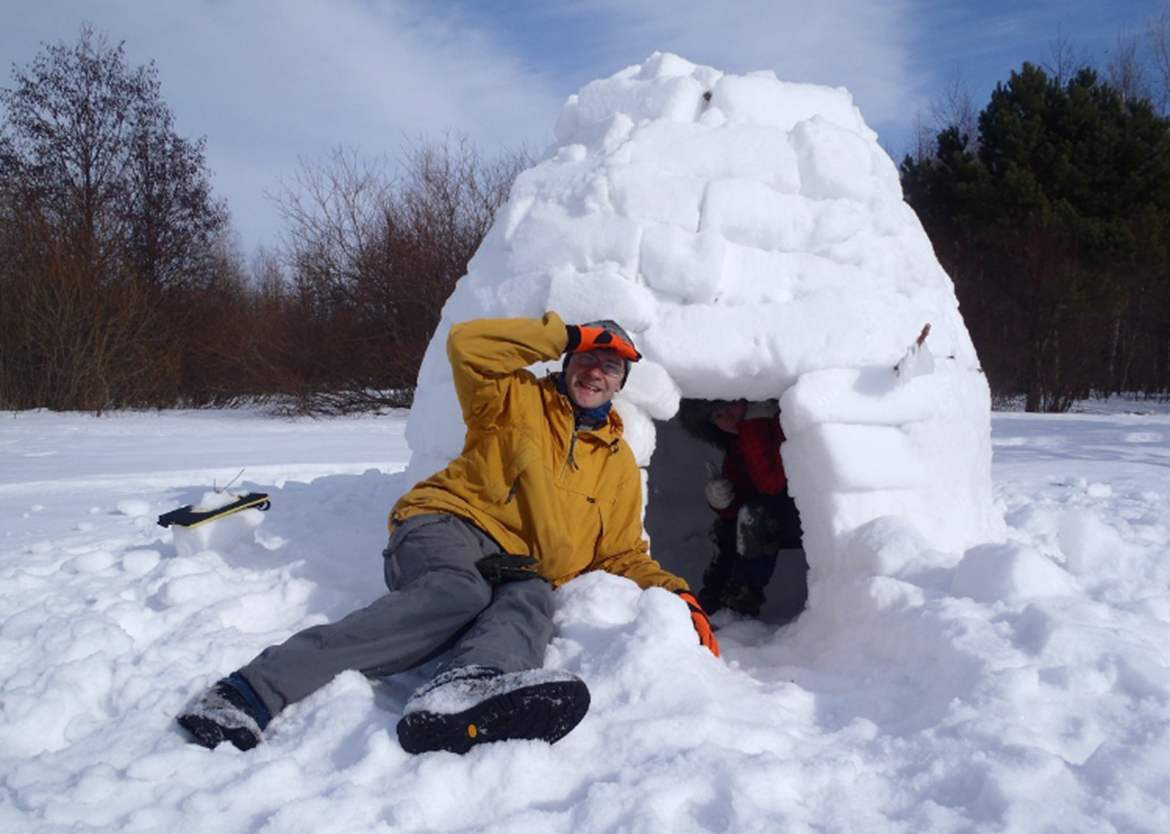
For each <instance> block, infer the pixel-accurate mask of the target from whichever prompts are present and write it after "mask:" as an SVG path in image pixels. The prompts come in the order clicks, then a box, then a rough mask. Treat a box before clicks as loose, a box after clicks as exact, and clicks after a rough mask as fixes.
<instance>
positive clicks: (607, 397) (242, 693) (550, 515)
mask: <svg viewBox="0 0 1170 834" xmlns="http://www.w3.org/2000/svg"><path fill="white" fill-rule="evenodd" d="M447 350H448V355H449V358H450V360H451V365H452V368H453V370H454V376H455V389H456V393H457V394H458V396H459V403H460V407H461V409H462V411H463V420H464V423H465V424H466V426H467V435H466V439H465V441H464V446H463V451H462V452H461V453H460V455H459V457H457V458H456V459H455V460H453V461H451V463H450V464H449V465H448V466H447V468H446V469H444V470H443V471H441V472H438V473H436V474H435V475H433V476H431V477H430V478H428V479H426V480H425V481H422V482H421V483H419V484H417V485H415V487H414V488H413V489H411V490H410V491H409V492H407V493H406V494H405V495H403V496H402V498H401V499H400V500H399V501H398V503H397V504H396V505H395V506H394V509H393V510H392V512H391V515H390V542H389V544H388V545H387V547H386V549H385V551H384V552H383V556H384V569H385V579H386V585H387V587H388V589H389V592H388V593H387V594H385V595H384V596H382V597H381V598H379V599H378V600H375V601H374V602H373V603H371V604H370V605H369V606H367V607H365V608H363V609H360V610H358V611H355V612H354V613H352V614H350V615H349V616H347V617H345V618H344V619H342V620H340V621H338V622H336V623H330V624H327V625H321V626H314V627H312V628H309V629H306V630H304V631H302V632H299V633H298V634H295V635H293V636H292V637H291V638H289V639H288V640H287V641H285V642H284V643H282V644H280V645H278V646H272V647H270V648H268V649H266V650H265V651H264V652H262V653H261V654H260V656H259V657H257V658H256V659H255V660H253V661H252V662H251V663H249V664H248V665H247V666H244V667H243V668H241V669H240V670H238V671H236V672H233V673H232V674H231V675H229V676H228V677H227V678H224V679H223V680H221V681H219V682H218V683H216V684H215V685H214V686H213V687H212V688H211V689H209V690H208V691H207V692H205V693H204V694H203V695H202V696H200V697H199V698H197V699H196V700H195V701H193V702H192V703H191V704H190V705H188V707H187V708H186V710H185V711H184V713H183V714H182V715H180V716H179V718H178V721H179V723H180V724H181V725H182V726H183V727H184V728H185V729H186V730H187V731H188V732H190V733H191V735H192V737H193V739H194V740H195V741H196V742H197V743H200V744H203V745H204V746H207V747H215V746H216V745H217V744H218V743H219V742H221V741H230V742H231V743H232V744H234V745H235V746H236V747H239V748H240V749H243V750H246V749H249V748H251V747H253V746H255V745H256V744H257V743H258V742H259V741H260V740H261V739H262V732H263V730H264V728H265V726H266V725H267V724H268V722H269V721H270V720H271V719H272V717H273V716H275V715H276V714H277V713H279V712H280V711H281V710H282V709H284V707H286V706H288V705H289V704H291V703H294V702H296V701H299V700H301V699H302V698H305V697H307V696H308V695H309V694H311V693H312V692H314V691H316V690H317V689H319V688H320V687H321V686H324V685H325V684H326V683H328V682H329V681H330V680H332V679H333V677H334V676H335V675H337V674H338V673H339V672H342V671H345V670H347V669H358V670H360V671H362V672H364V673H366V674H369V675H376V676H381V675H389V674H394V673H396V672H401V671H404V670H406V669H410V668H413V667H415V666H417V665H419V664H421V663H424V662H426V661H428V660H431V659H433V658H436V657H438V656H439V655H440V654H442V653H444V652H450V657H449V658H448V659H447V660H446V661H445V663H444V664H443V671H442V672H441V673H440V674H439V675H437V676H436V677H435V679H434V680H432V681H431V682H430V683H428V684H427V685H425V686H423V687H422V688H421V689H420V690H419V691H418V692H416V693H415V694H414V695H413V696H412V697H411V699H410V700H409V701H408V702H407V704H406V707H405V709H404V713H403V717H402V720H401V721H400V722H399V724H398V737H399V741H400V743H401V744H402V746H403V748H404V749H406V750H408V751H409V752H412V753H418V752H424V751H428V750H452V751H455V752H460V753H462V752H466V751H467V750H468V749H470V748H471V747H472V746H473V745H475V744H479V743H483V742H489V741H499V740H503V739H511V738H539V739H544V740H545V741H548V742H550V743H551V742H554V741H556V740H558V739H560V738H562V737H563V736H564V735H565V734H566V733H568V732H569V731H570V730H572V729H573V727H575V726H576V725H577V723H578V722H579V721H580V720H581V719H582V718H583V717H584V716H585V713H586V711H587V710H588V708H589V690H588V688H587V687H586V686H585V683H584V682H583V681H581V680H580V679H579V678H577V677H576V676H574V675H572V674H570V673H569V672H567V671H564V670H559V669H543V668H541V667H542V664H543V659H544V652H545V648H546V647H547V646H548V643H549V641H550V640H551V639H552V635H553V624H552V615H553V588H554V587H556V586H558V585H561V584H563V583H565V582H567V581H569V580H570V579H572V578H573V577H575V576H578V575H580V574H582V573H584V572H586V571H592V570H605V571H608V572H610V573H614V574H618V575H620V576H625V577H628V578H629V579H631V580H633V581H634V582H636V583H637V584H638V585H639V586H641V587H642V588H650V587H662V588H666V589H667V590H671V591H675V592H677V593H679V595H680V596H682V598H683V599H684V601H685V602H686V603H687V605H688V607H689V610H690V612H691V616H692V619H693V622H694V624H695V627H696V629H697V631H698V632H699V638H700V642H701V643H703V644H704V645H706V646H707V647H708V648H710V649H711V651H713V652H714V653H715V654H716V655H718V653H719V648H718V644H717V642H716V641H715V638H714V635H713V634H712V633H711V629H710V623H709V622H708V621H707V617H706V614H704V613H703V611H702V609H701V608H700V607H699V605H698V603H697V602H696V601H695V599H694V597H693V596H692V595H691V594H690V592H689V590H688V588H687V584H686V582H684V581H683V580H682V579H681V578H679V577H677V576H675V575H674V574H672V573H670V572H668V571H666V570H664V569H663V568H662V567H661V566H660V565H659V564H658V563H657V562H656V561H654V560H653V559H652V558H651V557H650V554H649V550H648V547H647V544H646V538H645V535H644V533H643V530H642V521H641V518H642V479H641V472H640V470H639V469H638V466H637V464H636V462H635V461H634V456H633V454H632V452H631V451H630V449H629V447H628V446H627V445H626V444H625V443H623V442H622V422H621V417H620V416H619V415H618V413H617V412H616V411H615V410H613V408H612V400H613V397H614V395H615V394H616V393H617V392H618V390H620V389H621V388H622V387H623V386H624V385H625V381H626V378H627V376H628V375H629V371H630V364H631V363H632V362H637V361H638V360H639V359H641V355H640V354H639V353H638V351H637V349H636V348H635V347H634V344H633V341H632V340H631V339H630V337H629V336H628V335H627V334H626V332H625V331H624V330H623V329H622V328H621V327H620V326H618V325H617V324H616V323H614V322H612V321H598V322H591V323H589V324H585V325H566V324H565V323H564V321H562V319H561V317H560V316H558V315H557V314H556V313H551V312H550V313H547V314H545V316H544V317H543V318H541V319H479V320H475V321H470V322H466V323H463V324H459V325H456V326H454V327H453V328H452V329H451V334H450V337H449V339H448V343H447ZM562 355H563V356H564V364H563V367H562V371H561V373H559V374H551V375H548V376H546V377H545V378H543V379H538V378H537V377H536V376H535V375H534V374H533V373H532V372H530V371H528V370H527V366H529V365H532V364H534V363H537V362H541V361H547V360H550V359H555V358H557V357H559V356H562Z"/></svg>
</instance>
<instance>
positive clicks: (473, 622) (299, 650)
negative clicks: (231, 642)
mask: <svg viewBox="0 0 1170 834" xmlns="http://www.w3.org/2000/svg"><path fill="white" fill-rule="evenodd" d="M501 552H502V551H501V550H500V546H499V545H498V544H496V543H495V541H494V540H493V539H492V538H491V537H489V536H488V535H487V534H485V533H484V532H483V531H482V530H480V529H479V528H478V527H476V526H475V525H473V524H471V523H469V522H466V521H464V520H463V519H461V518H458V517H457V516H453V515H449V514H447V513H435V514H431V515H421V516H415V517H413V518H410V519H407V520H406V521H405V522H403V523H402V524H401V525H399V526H397V527H396V528H395V529H394V531H393V533H392V534H391V536H390V543H389V544H388V545H387V546H386V549H385V550H384V551H383V553H382V555H383V557H384V559H385V565H384V570H385V578H386V587H387V588H389V589H390V590H389V593H387V594H385V595H384V596H382V597H380V598H378V599H376V600H374V601H373V602H372V603H370V604H369V605H367V606H366V607H365V608H362V609H359V610H357V611H354V612H353V613H352V614H350V615H349V616H347V617H345V618H344V619H341V620H338V621H337V622H335V623H327V624H325V625H319V626H312V627H311V628H307V629H305V630H304V631H301V632H298V633H296V634H294V635H293V636H292V637H290V638H289V639H288V640H286V641H285V642H284V643H281V644H280V645H278V646H271V647H269V648H267V649H265V650H264V651H263V652H262V653H261V654H260V656H259V657H257V658H256V659H255V660H253V661H252V662H251V663H249V664H248V665H247V666H244V667H243V668H242V669H240V670H239V671H240V674H242V675H243V676H244V678H245V679H246V680H247V681H248V683H250V684H251V685H252V688H253V689H255V690H256V694H257V695H259V696H260V699H261V700H262V701H263V702H264V705H265V706H266V707H267V708H268V710H269V712H271V713H272V715H273V716H275V715H276V714H277V713H278V712H280V711H281V710H282V709H284V708H285V707H286V706H288V705H289V704H291V703H295V702H296V701H299V700H301V699H302V698H306V697H308V696H309V695H311V694H312V693H313V692H315V691H317V690H318V689H320V688H321V687H322V686H324V685H325V684H327V683H329V682H330V681H331V680H333V678H334V676H336V675H337V674H339V673H340V672H343V671H346V670H348V669H356V670H359V671H361V672H364V673H365V674H367V675H371V676H382V675H392V674H394V673H396V672H402V671H404V670H406V669H410V668H413V667H415V666H418V665H419V664H422V663H425V662H427V661H428V660H432V659H434V658H435V657H437V656H439V655H440V654H442V653H443V652H445V651H447V650H453V655H452V657H451V658H450V660H449V661H448V662H447V663H446V664H445V665H446V666H447V667H458V666H470V665H473V664H479V665H483V666H495V667H498V668H499V669H502V670H503V671H505V672H520V671H524V670H527V669H538V668H540V667H541V666H542V665H543V663H544V650H545V648H546V647H547V646H548V644H549V641H550V640H552V635H553V624H552V615H553V596H552V587H551V586H550V585H549V583H548V582H546V581H544V580H543V579H526V580H522V581H518V582H508V583H504V584H501V585H498V586H496V587H495V588H493V587H492V585H491V584H490V583H489V582H488V581H487V580H486V579H484V578H483V576H481V575H480V573H479V571H478V570H477V569H476V567H475V563H476V562H477V561H479V560H480V559H482V558H483V557H485V556H492V555H495V554H498V553H501Z"/></svg>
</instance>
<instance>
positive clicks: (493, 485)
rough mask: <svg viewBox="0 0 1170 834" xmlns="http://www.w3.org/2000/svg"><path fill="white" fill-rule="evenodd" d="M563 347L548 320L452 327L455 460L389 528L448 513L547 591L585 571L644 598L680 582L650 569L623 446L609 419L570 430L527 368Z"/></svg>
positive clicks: (634, 479)
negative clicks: (535, 573) (532, 571)
mask: <svg viewBox="0 0 1170 834" xmlns="http://www.w3.org/2000/svg"><path fill="white" fill-rule="evenodd" d="M567 344H568V335H567V332H566V330H565V323H564V321H562V320H561V317H560V316H558V315H557V314H556V313H551V312H550V313H546V314H545V316H544V317H543V318H542V319H478V320H475V321H469V322H465V323H463V324H457V325H455V326H454V327H452V328H451V334H450V336H449V338H448V340H447V355H448V357H449V358H450V360H451V367H452V368H453V370H454V372H455V390H456V393H457V394H458V396H459V403H460V406H461V407H462V410H463V421H464V423H466V425H467V437H466V439H465V441H464V445H463V451H462V452H461V453H460V455H459V457H457V458H456V459H455V460H453V461H451V463H450V464H449V465H448V466H447V468H446V469H444V470H443V471H441V472H438V473H436V474H435V475H433V476H431V477H430V478H428V479H426V480H425V481H422V482H421V483H419V484H416V485H415V486H414V487H413V488H412V489H411V490H410V491H409V492H407V493H406V494H405V495H404V496H402V498H401V499H400V500H399V501H398V503H397V504H395V506H394V509H393V511H392V512H391V515H390V519H391V524H392V525H393V524H395V523H398V522H401V521H404V520H405V519H407V518H410V517H411V516H415V515H419V514H422V513H437V512H442V513H452V514H454V515H457V516H460V517H462V518H464V519H467V520H469V521H471V522H472V523H473V524H475V525H476V526H478V527H479V528H480V529H481V530H483V531H484V532H486V533H487V534H488V535H490V536H491V537H492V538H493V539H495V540H496V542H498V543H499V545H500V547H501V548H503V550H504V552H505V553H515V554H530V555H532V556H535V557H536V558H537V559H538V560H539V565H538V569H539V571H540V575H541V576H543V577H544V578H545V579H548V580H550V581H551V582H552V583H553V584H554V585H560V584H563V583H565V582H568V581H569V580H570V579H572V578H573V577H575V576H578V575H580V574H581V573H584V572H585V571H590V570H605V571H609V572H610V573H615V574H618V575H620V576H625V577H628V578H630V579H632V580H633V581H634V582H636V583H638V585H639V586H641V587H642V588H648V587H652V586H661V587H664V588H666V589H668V590H672V591H673V590H685V589H686V588H687V583H686V582H685V581H683V580H682V579H681V578H679V577H677V576H675V575H674V574H672V573H670V572H668V571H666V570H664V569H663V568H662V567H661V566H660V565H659V564H658V563H657V562H656V561H654V560H653V559H651V558H650V554H649V547H648V545H647V543H646V538H645V536H644V534H643V531H642V473H641V470H640V469H639V468H638V465H637V463H636V462H635V461H634V455H633V452H631V451H630V449H629V447H628V446H627V445H626V444H625V443H623V442H622V422H621V418H620V417H619V416H618V413H617V411H616V410H613V409H611V410H610V412H609V420H608V422H607V423H606V424H605V425H603V426H601V427H599V428H597V429H595V430H584V429H577V428H576V420H575V414H574V411H573V406H572V404H571V403H570V402H569V399H568V398H567V397H566V396H564V395H563V394H561V393H560V392H559V391H557V387H556V377H555V376H554V375H550V376H546V377H545V378H544V379H537V377H536V376H535V375H534V374H533V373H532V372H531V371H528V370H527V369H526V368H527V366H528V365H531V364H533V363H536V362H540V361H544V360H550V359H556V358H558V357H559V356H561V355H562V354H563V353H564V351H565V348H566V346H567Z"/></svg>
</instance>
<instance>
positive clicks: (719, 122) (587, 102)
mask: <svg viewBox="0 0 1170 834" xmlns="http://www.w3.org/2000/svg"><path fill="white" fill-rule="evenodd" d="M556 138H557V142H556V144H555V145H554V146H553V147H551V148H550V149H549V150H548V151H547V152H546V153H545V154H544V156H543V158H542V159H541V160H540V161H539V162H538V163H537V164H536V165H534V166H533V167H532V168H531V169H529V170H528V171H526V172H524V173H523V174H521V176H520V177H519V178H518V179H517V180H516V183H515V185H514V187H513V189H512V193H511V197H510V200H509V201H508V203H507V204H506V205H505V206H504V207H503V208H502V209H501V211H500V212H499V214H498V215H497V219H496V222H495V225H494V226H493V228H492V229H491V231H490V232H489V234H488V235H487V237H486V238H485V240H484V242H483V244H482V245H481V247H480V249H479V251H478V252H477V253H476V255H475V257H474V258H473V259H472V261H471V263H470V265H469V268H468V274H467V275H466V276H465V277H464V278H463V279H462V280H461V281H460V282H459V283H458V285H457V286H456V289H455V291H454V293H453V294H452V296H451V298H450V299H449V301H448V303H447V305H446V307H445V308H444V311H443V316H442V321H441V323H440V325H439V328H438V330H437V332H436V334H435V336H434V339H433V341H432V343H431V344H430V346H429V348H428V351H427V354H426V357H425V359H424V361H423V364H422V366H421V369H420V372H419V378H418V388H417V392H416V398H415V404H414V408H413V410H412V412H411V414H410V419H409V423H408V426H407V439H408V442H409V443H410V446H411V449H412V451H413V454H414V457H413V459H412V464H411V470H412V474H415V475H417V476H418V477H424V476H426V475H427V474H429V473H430V471H433V470H436V469H439V468H442V467H443V466H444V465H446V463H447V461H448V460H450V459H451V458H453V457H454V456H456V455H457V454H458V453H459V451H460V449H461V446H462V440H463V433H464V432H463V425H462V423H461V422H460V417H459V415H460V410H459V408H458V405H457V402H456V399H455V393H454V390H453V387H452V382H451V371H450V368H449V366H448V362H447V357H446V351H445V345H446V339H447V335H448V332H449V331H450V328H451V325H453V324H455V323H457V322H460V321H464V320H467V319H472V318H476V317H510V316H534V317H537V316H540V315H542V314H543V313H544V312H545V311H546V310H556V311H557V312H559V313H560V314H561V315H562V316H563V317H564V318H565V320H566V321H568V322H582V321H589V320H593V319H598V318H612V319H615V320H617V321H618V322H620V323H621V324H622V325H623V326H624V327H625V328H626V329H627V330H628V331H629V332H630V333H631V335H632V336H633V338H634V340H635V342H636V343H637V345H638V347H639V349H640V350H641V351H642V353H643V354H644V356H645V360H644V361H643V362H641V363H640V364H639V365H638V366H637V367H636V369H635V370H634V371H633V373H632V374H631V375H630V378H629V384H628V385H627V386H626V389H625V390H624V391H623V392H622V394H621V395H620V396H619V399H618V407H619V410H620V411H621V414H622V417H623V419H624V420H625V423H626V427H627V434H626V437H627V439H628V441H629V442H630V444H631V446H632V448H633V450H634V453H635V455H636V456H637V458H638V460H639V462H640V463H641V464H642V465H644V466H647V465H649V466H651V468H652V457H653V453H654V449H655V438H656V429H655V423H654V421H656V420H658V421H662V420H669V419H670V418H671V417H672V416H673V415H674V414H675V413H676V411H677V408H678V403H679V399H680V398H681V397H704V398H740V397H743V398H749V399H757V400H758V399H767V398H778V399H779V400H780V402H781V421H782V425H783V427H784V430H785V433H786V435H787V438H788V440H787V442H786V443H785V444H784V446H783V449H782V452H783V455H784V459H785V463H786V467H787V468H788V471H789V476H790V488H791V491H792V494H793V495H794V497H795V498H796V501H797V505H798V507H799V509H800V511H801V517H802V523H803V527H804V533H805V536H804V538H805V547H806V550H807V551H808V553H809V561H810V563H811V564H812V571H813V574H812V577H811V578H813V579H815V578H816V576H817V574H818V571H824V570H826V569H829V570H837V569H839V568H841V567H847V554H848V552H849V548H848V547H847V540H848V538H849V536H850V535H851V534H852V533H853V531H855V530H856V529H857V528H859V527H860V526H862V525H864V524H866V523H867V522H869V521H871V520H873V519H875V518H880V517H884V516H896V517H898V518H900V519H902V520H903V521H904V522H905V523H908V524H910V525H911V526H913V527H914V528H915V529H916V530H917V532H918V533H919V534H920V535H922V536H923V537H925V539H926V540H927V541H929V542H930V543H931V545H932V546H933V547H935V548H937V549H938V551H939V552H940V553H949V554H952V555H951V556H950V557H947V558H951V559H952V561H954V560H955V559H957V558H958V556H955V555H954V554H956V553H961V551H962V550H964V549H966V548H967V547H970V546H972V545H974V544H977V543H980V542H987V541H993V540H998V539H1000V538H1001V537H1002V525H1003V522H1002V518H1001V516H1000V515H999V513H997V512H996V511H995V509H994V507H993V503H992V497H991V479H990V464H991V444H990V397H989V393H988V388H987V384H986V381H985V379H984V378H983V376H982V373H981V372H980V370H979V363H978V359H977V357H976V355H975V351H974V348H973V346H972V344H971V340H970V338H969V336H968V334H967V331H966V328H965V326H964V324H963V320H962V317H961V316H960V314H959V310H958V304H957V302H956V300H955V296H954V289H953V286H952V284H951V281H950V279H949V277H948V276H947V275H946V273H945V272H944V271H943V269H942V268H941V266H940V265H939V263H938V260H937V259H936V258H935V256H934V252H933V249H932V247H931V244H930V241H929V240H928V239H927V237H926V234H925V233H924V231H923V229H922V226H921V224H920V223H919V222H918V219H917V217H916V216H915V214H914V213H913V211H912V210H911V209H910V208H909V206H907V205H906V203H905V202H904V201H903V199H902V191H901V186H900V183H899V180H898V174H897V170H896V168H895V166H894V164H893V162H892V160H891V159H890V157H889V156H888V155H887V154H886V153H885V151H883V150H882V148H881V147H880V146H879V145H878V143H877V136H876V134H875V133H874V132H873V131H872V130H871V129H869V128H868V127H867V126H866V124H865V122H864V120H863V119H862V117H861V114H860V112H859V111H858V109H857V108H856V107H855V106H854V104H853V101H852V98H851V96H850V95H849V93H848V92H847V91H845V90H843V89H831V88H826V87H820V86H814V85H808V84H793V83H786V82H782V81H780V80H778V79H777V78H776V76H775V75H774V74H773V73H771V72H759V73H750V74H747V75H743V76H736V75H729V74H726V73H723V72H720V71H719V70H716V69H713V68H711V67H703V66H698V65H695V64H693V63H691V62H689V61H686V60H684V59H682V58H680V57H678V56H675V55H669V54H661V53H659V54H655V55H652V56H651V57H650V58H649V59H648V60H647V61H646V62H645V63H644V64H642V65H639V66H632V67H629V68H628V69H625V70H623V71H621V72H619V73H617V74H616V75H614V76H613V77H611V78H608V79H604V80H599V81H594V82H592V83H590V84H588V85H586V86H585V87H584V88H582V89H581V90H580V91H579V92H578V93H577V94H576V95H573V96H570V98H569V99H568V101H567V102H566V104H565V105H564V108H563V110H562V112H561V114H560V118H559V120H558V122H557V126H556ZM926 325H929V327H930V329H929V336H928V337H927V338H926V340H925V341H924V342H923V343H922V345H921V346H919V345H918V344H917V343H916V339H917V338H918V337H919V335H920V334H921V333H922V332H923V330H924V328H925V326H926ZM536 370H540V369H536Z"/></svg>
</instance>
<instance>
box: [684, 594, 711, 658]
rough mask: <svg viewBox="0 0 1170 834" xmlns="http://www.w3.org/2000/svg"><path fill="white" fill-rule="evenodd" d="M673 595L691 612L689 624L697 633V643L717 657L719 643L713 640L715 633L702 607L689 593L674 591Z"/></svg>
mask: <svg viewBox="0 0 1170 834" xmlns="http://www.w3.org/2000/svg"><path fill="white" fill-rule="evenodd" d="M675 593H677V594H678V595H679V596H680V597H682V601H683V602H685V603H686V604H687V608H689V609H690V610H691V622H692V623H693V624H694V626H695V631H697V632H698V633H699V642H700V643H701V644H702V645H704V646H706V647H707V648H708V649H710V650H711V654H713V655H715V656H716V657H719V641H718V640H716V639H715V631H714V629H712V628H711V620H710V619H709V618H708V617H707V612H706V611H704V610H703V606H701V605H699V601H698V600H697V599H695V595H694V594H692V593H691V592H690V591H676V592H675Z"/></svg>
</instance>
